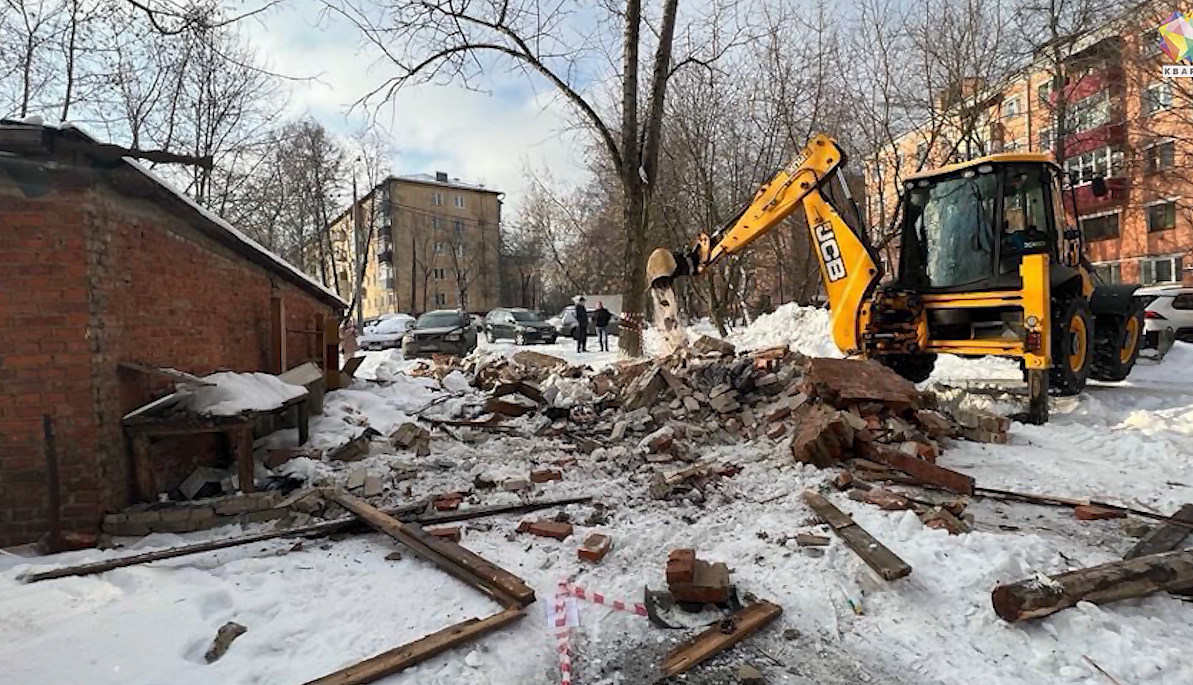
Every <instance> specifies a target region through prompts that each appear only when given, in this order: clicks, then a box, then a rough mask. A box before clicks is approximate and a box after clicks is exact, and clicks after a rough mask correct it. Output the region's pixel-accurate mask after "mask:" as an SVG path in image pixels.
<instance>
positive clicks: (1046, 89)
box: [1036, 81, 1052, 105]
mask: <svg viewBox="0 0 1193 685" xmlns="http://www.w3.org/2000/svg"><path fill="white" fill-rule="evenodd" d="M1036 98H1037V99H1038V100H1039V101H1040V104H1041V105H1048V104H1051V103H1052V81H1045V82H1043V83H1041V84H1040V85H1038V86H1036Z"/></svg>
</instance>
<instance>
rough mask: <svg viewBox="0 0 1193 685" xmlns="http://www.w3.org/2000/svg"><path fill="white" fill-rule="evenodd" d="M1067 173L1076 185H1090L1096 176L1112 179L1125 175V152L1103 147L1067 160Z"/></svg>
mask: <svg viewBox="0 0 1193 685" xmlns="http://www.w3.org/2000/svg"><path fill="white" fill-rule="evenodd" d="M1065 171H1067V172H1069V176H1070V177H1071V178H1072V179H1073V183H1074V184H1081V183H1089V182H1090V181H1093V180H1094V177H1095V176H1101V177H1102V178H1110V177H1114V176H1121V175H1122V173H1123V151H1122V150H1119V149H1118V148H1112V147H1101V148H1098V149H1097V150H1091V151H1090V152H1087V153H1085V154H1083V155H1077V156H1076V157H1070V158H1069V159H1066V160H1065Z"/></svg>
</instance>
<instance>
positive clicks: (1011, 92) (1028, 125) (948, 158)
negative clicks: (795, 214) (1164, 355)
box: [866, 4, 1193, 285]
mask: <svg viewBox="0 0 1193 685" xmlns="http://www.w3.org/2000/svg"><path fill="white" fill-rule="evenodd" d="M1170 12H1171V10H1170V9H1160V8H1158V4H1149V5H1144V6H1141V7H1139V8H1136V9H1135V10H1133V11H1131V12H1128V13H1126V14H1125V15H1122V16H1120V17H1117V18H1115V19H1114V20H1112V21H1110V22H1108V23H1107V24H1104V25H1102V26H1099V27H1096V28H1093V29H1091V30H1090V31H1088V32H1086V33H1085V34H1083V35H1080V36H1077V37H1071V38H1070V39H1069V40H1066V41H1065V43H1064V46H1063V49H1062V48H1060V47H1058V48H1057V49H1056V50H1054V49H1053V46H1043V47H1042V48H1041V50H1040V51H1039V52H1038V53H1037V54H1038V57H1037V59H1036V60H1035V61H1033V62H1032V63H1031V64H1030V65H1028V66H1027V67H1026V68H1024V69H1022V70H1021V71H1019V72H1018V73H1015V74H1013V75H1012V76H1011V77H1009V78H1007V79H1005V80H1004V81H1003V82H1001V83H999V84H995V85H993V86H987V85H986V84H983V83H981V82H979V81H975V80H970V81H967V82H963V83H960V84H958V85H957V86H955V87H954V88H952V89H949V92H946V93H942V94H940V96H939V99H938V101H937V105H938V108H937V109H938V111H941V112H944V115H943V116H939V117H936V121H934V122H930V123H928V124H925V125H923V126H921V127H920V128H918V129H916V130H914V131H910V132H908V133H906V134H904V135H903V136H901V137H899V138H898V139H897V140H896V141H895V142H894V144H893V145H891V146H888V147H887V148H886V149H883V150H879V151H878V152H876V153H875V154H874V155H873V156H872V157H871V158H870V159H869V160H868V163H867V168H866V174H867V179H866V182H867V189H868V206H867V210H868V213H869V219H870V223H871V225H874V226H890V225H891V223H892V221H893V219H894V217H895V214H894V212H895V211H896V205H897V199H898V197H899V192H898V191H899V188H900V187H901V185H902V178H903V177H904V176H906V175H907V174H909V173H911V172H913V171H916V170H917V169H919V168H924V169H930V168H934V167H938V166H941V165H944V164H948V163H951V162H956V161H961V160H966V159H973V158H975V157H980V156H983V155H986V154H991V153H995V152H1014V151H1024V152H1029V151H1030V152H1052V153H1053V154H1054V156H1055V157H1056V158H1057V159H1058V160H1060V161H1061V164H1062V166H1063V167H1064V168H1065V170H1066V171H1067V172H1068V173H1069V176H1070V178H1071V180H1072V182H1073V184H1074V192H1073V195H1074V197H1075V199H1076V215H1077V216H1076V220H1077V221H1079V222H1080V226H1081V228H1082V230H1083V231H1084V235H1085V238H1086V241H1087V244H1088V248H1087V254H1088V256H1089V258H1090V260H1091V261H1092V262H1093V263H1094V264H1095V265H1096V267H1097V269H1098V271H1099V273H1101V275H1102V276H1103V277H1104V278H1105V279H1107V280H1109V281H1112V282H1128V283H1141V284H1144V285H1151V284H1159V283H1184V284H1185V285H1193V179H1191V178H1190V176H1191V174H1190V171H1193V155H1191V154H1190V151H1191V149H1193V147H1191V146H1193V108H1190V95H1191V94H1193V79H1175V78H1165V77H1163V75H1162V66H1163V65H1164V64H1166V63H1170V62H1171V60H1170V59H1169V58H1168V57H1167V56H1166V55H1165V54H1163V52H1162V51H1161V49H1160V44H1159V40H1158V35H1157V29H1158V27H1159V26H1160V25H1161V24H1162V23H1163V22H1164V21H1165V20H1166V18H1167V17H1168V14H1169V13H1170ZM1058 55H1059V56H1060V59H1059V60H1058V59H1057V56H1058ZM1058 74H1059V77H1057V75H1058ZM1062 113H1063V114H1062ZM1062 117H1063V119H1062ZM1062 122H1063V123H1062ZM1099 176H1100V177H1102V178H1104V179H1105V181H1106V186H1107V189H1108V192H1107V193H1106V194H1105V195H1103V196H1101V197H1099V196H1096V195H1095V194H1094V192H1093V183H1092V182H1093V180H1094V178H1095V177H1099ZM1066 195H1067V194H1066ZM1065 203H1066V208H1067V209H1068V211H1069V212H1070V213H1072V212H1073V207H1072V206H1071V203H1070V201H1069V199H1068V197H1066V199H1065ZM1074 220H1075V218H1074V217H1073V216H1070V217H1069V221H1070V222H1072V221H1074ZM892 245H893V244H892ZM893 252H894V250H893V248H892V249H888V251H887V253H886V256H888V257H890V256H893V255H892V253H893Z"/></svg>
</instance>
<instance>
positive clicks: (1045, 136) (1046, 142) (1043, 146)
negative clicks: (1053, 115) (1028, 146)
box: [1039, 128, 1052, 152]
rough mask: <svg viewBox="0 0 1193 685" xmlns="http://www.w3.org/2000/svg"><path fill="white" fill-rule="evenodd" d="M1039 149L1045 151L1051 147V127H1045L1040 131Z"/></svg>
mask: <svg viewBox="0 0 1193 685" xmlns="http://www.w3.org/2000/svg"><path fill="white" fill-rule="evenodd" d="M1039 143H1040V151H1042V152H1047V151H1049V150H1051V149H1052V129H1050V128H1046V129H1042V130H1041V131H1040V140H1039Z"/></svg>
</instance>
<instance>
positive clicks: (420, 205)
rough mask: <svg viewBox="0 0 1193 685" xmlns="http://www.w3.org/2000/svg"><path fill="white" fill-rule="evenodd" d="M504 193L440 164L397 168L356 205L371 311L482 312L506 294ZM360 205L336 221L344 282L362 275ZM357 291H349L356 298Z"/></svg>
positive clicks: (334, 236) (368, 311)
mask: <svg viewBox="0 0 1193 685" xmlns="http://www.w3.org/2000/svg"><path fill="white" fill-rule="evenodd" d="M501 197H502V193H501V192H499V191H496V190H492V189H489V188H485V187H483V186H479V185H473V184H470V183H464V182H462V181H460V180H459V179H455V178H449V177H448V175H447V174H445V173H443V172H438V173H436V174H435V175H434V176H431V175H429V174H415V175H411V176H390V177H388V178H386V179H385V180H384V181H382V182H381V183H379V184H377V186H376V187H374V188H373V189H371V190H370V191H369V192H368V193H367V194H366V195H365V196H364V197H363V198H361V199H360V200H359V201H358V202H357V203H356V206H355V209H356V210H357V212H358V213H357V214H356V215H357V216H358V217H359V220H360V225H361V233H362V234H364V235H368V234H369V233H370V229H371V231H372V235H373V239H372V240H371V241H370V242H369V248H368V252H367V255H366V262H365V263H366V268H365V274H364V286H365V287H364V290H365V296H364V308H363V311H364V316H365V317H366V318H370V317H374V316H378V315H380V314H385V313H389V312H406V313H414V314H418V313H421V312H425V311H428V310H432V309H444V308H457V307H458V308H461V309H466V310H469V311H475V312H483V311H488V310H489V309H492V308H493V307H496V306H498V304H499V300H500V273H499V264H498V253H499V249H500V225H501ZM353 215H354V212H353V208H350V209H349V210H347V211H345V212H344V213H343V214H341V215H340V216H339V217H338V218H336V220H335V221H334V222H332V250H333V254H334V255H335V258H336V270H337V271H338V272H339V273H340V282H341V283H343V284H344V286H343V288H344V289H345V291H348V290H349V289H350V288H351V284H353V283H355V282H356V279H355V277H354V276H353V275H352V274H354V273H355V266H354V265H355V260H356V256H355V255H356V252H357V251H356V249H355V244H356V243H355V240H356V238H355V235H356V234H355V232H354V230H353V222H352V218H353ZM351 295H352V294H351V292H343V293H341V296H343V297H344V299H349V300H350V299H351Z"/></svg>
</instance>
